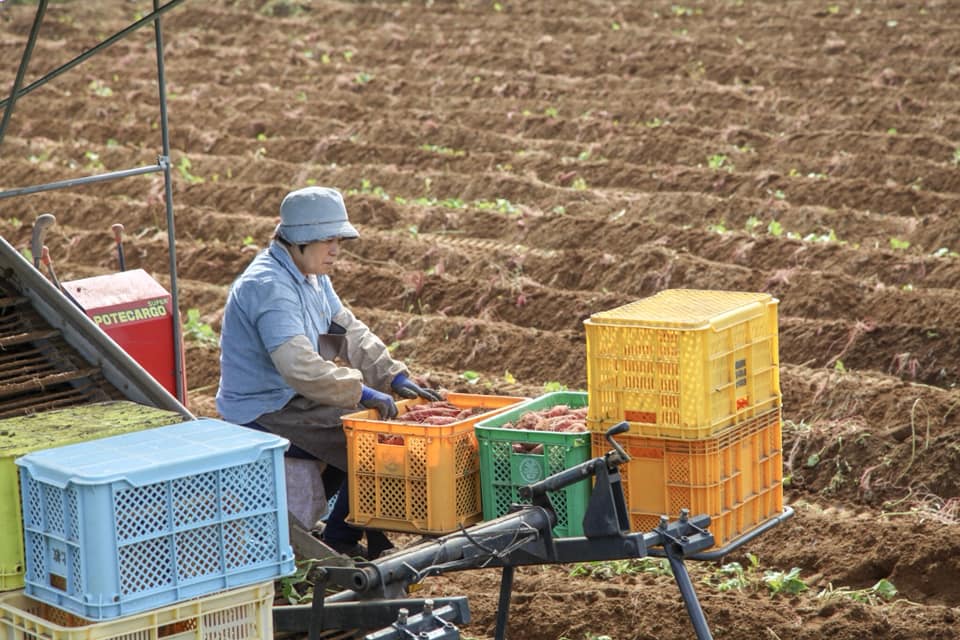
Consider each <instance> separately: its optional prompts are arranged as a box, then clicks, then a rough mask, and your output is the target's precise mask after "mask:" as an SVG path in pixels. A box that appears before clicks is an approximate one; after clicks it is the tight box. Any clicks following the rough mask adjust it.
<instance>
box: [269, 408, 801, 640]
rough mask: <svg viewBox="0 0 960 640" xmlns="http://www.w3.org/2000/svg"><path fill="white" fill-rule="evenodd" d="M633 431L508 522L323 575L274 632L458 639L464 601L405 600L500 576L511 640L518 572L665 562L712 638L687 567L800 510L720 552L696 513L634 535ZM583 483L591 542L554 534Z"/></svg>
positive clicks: (532, 498)
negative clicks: (453, 577) (446, 583)
mask: <svg viewBox="0 0 960 640" xmlns="http://www.w3.org/2000/svg"><path fill="white" fill-rule="evenodd" d="M628 429H629V423H627V422H621V423H619V424H617V425H615V426H614V427H612V428H611V429H610V430H609V431H608V432H607V433H606V439H607V442H608V443H609V444H610V447H611V449H610V451H608V452H607V453H606V454H605V455H603V456H599V457H595V458H592V459H590V460H587V461H585V462H582V463H580V464H578V465H576V466H573V467H570V468H568V469H565V470H564V471H561V472H559V473H557V474H554V475H552V476H549V477H547V478H545V479H543V480H541V481H539V482H536V483H534V484H531V485H526V486H523V487H520V489H519V494H520V497H521V499H523V500H524V501H525V503H524V504H516V505H513V507H512V508H511V511H510V512H509V513H507V514H506V515H503V516H501V517H499V518H496V519H493V520H488V521H485V522H481V523H479V524H476V525H473V526H470V527H461V529H460V531H457V532H455V533H451V534H447V535H445V536H442V537H439V538H436V539H434V540H430V541H427V542H423V543H421V544H419V545H416V546H414V547H411V548H408V549H404V550H402V551H399V552H396V553H393V554H391V555H388V556H386V557H384V558H380V559H377V560H374V561H371V562H361V563H357V564H355V565H353V566H347V567H335V566H324V567H320V568H318V569H317V570H316V572H315V583H314V598H313V600H312V603H311V604H307V605H295V606H288V607H278V608H275V609H274V627H275V630H276V631H277V632H278V633H307V634H308V636H309V638H310V640H319V639H320V638H324V637H329V636H327V635H325V634H326V633H327V632H328V631H329V630H332V629H376V630H374V631H371V632H370V633H368V634H366V635H364V636H363V637H364V638H365V640H405V639H409V640H413V639H415V638H416V639H422V640H427V639H430V640H441V639H442V640H449V639H458V638H460V637H461V636H460V633H459V629H458V627H457V626H456V625H457V624H459V623H465V622H469V609H468V607H467V602H466V599H465V598H462V597H451V598H434V599H409V598H407V597H406V596H407V593H408V592H409V591H410V590H411V587H413V586H414V585H417V584H418V583H420V582H421V581H423V580H424V579H425V578H428V577H429V576H434V575H441V574H444V573H448V572H453V571H466V570H482V569H500V571H501V580H500V594H499V600H498V608H497V617H496V634H495V638H496V639H497V640H504V639H505V638H506V637H507V624H508V619H509V610H510V598H511V592H512V589H513V578H514V573H515V570H516V568H517V567H520V566H527V565H547V564H568V563H577V562H591V561H607V560H619V559H631V558H633V559H635V558H644V557H647V556H654V557H662V558H666V559H667V560H668V562H669V565H670V569H671V572H672V574H673V577H674V579H675V581H676V584H677V587H678V588H679V590H680V596H681V597H682V599H683V602H684V605H685V607H686V611H687V615H688V616H689V618H690V622H691V624H692V626H693V629H694V632H695V634H696V637H697V638H698V640H707V639H709V638H712V637H713V636H712V635H711V632H710V629H709V626H708V624H707V620H706V617H705V616H704V613H703V610H702V608H701V607H700V603H699V601H698V599H697V595H696V591H695V590H694V587H693V584H692V582H691V580H690V575H689V573H688V572H687V568H686V565H685V560H691V559H692V560H715V559H718V558H720V557H722V556H723V555H725V554H727V553H730V552H731V551H733V550H735V549H736V548H737V547H739V546H741V545H742V544H744V543H745V542H747V541H748V540H751V539H753V538H755V537H756V536H758V535H760V534H761V533H763V532H764V531H766V530H768V529H770V528H771V527H773V526H776V525H777V524H779V523H780V522H781V521H783V520H784V519H786V518H789V517H790V516H791V515H792V513H793V512H792V510H791V509H789V508H788V509H786V510H784V513H783V515H782V516H781V517H779V518H774V519H771V520H770V521H768V522H767V523H765V524H764V526H762V527H759V528H757V529H755V530H753V531H752V532H750V533H749V534H748V535H745V536H743V537H740V538H738V539H737V540H735V541H733V542H731V543H730V544H728V545H726V546H725V547H723V548H721V549H712V550H711V548H712V547H714V537H713V535H712V534H711V533H710V531H709V529H708V527H709V524H710V517H709V516H707V515H697V516H690V514H689V513H688V512H687V511H685V510H684V511H682V512H681V515H680V517H679V518H678V519H677V520H674V521H670V520H669V519H668V518H667V517H662V518H661V520H660V523H659V524H658V526H657V527H656V528H655V529H654V530H653V531H649V532H646V533H641V532H631V531H630V527H629V515H628V511H627V505H626V500H625V498H624V494H623V489H622V486H621V478H620V472H619V467H620V466H621V465H623V464H626V463H627V462H629V460H630V457H629V455H628V454H627V453H626V451H625V450H624V449H623V447H621V446H620V444H619V443H617V441H616V439H615V436H616V435H617V434H620V433H624V432H626V431H627V430H628ZM585 478H593V481H594V487H593V491H592V493H591V496H590V499H589V502H588V504H587V508H586V512H585V514H584V517H583V530H584V534H585V535H583V536H580V537H564V538H556V537H554V536H553V533H552V532H553V528H554V527H555V526H556V524H557V514H556V511H555V510H554V507H553V505H552V503H551V499H550V494H551V493H553V492H557V491H560V490H562V489H563V488H565V487H568V486H570V485H572V484H574V483H576V482H579V481H581V480H583V479H585ZM708 550H710V551H708ZM338 589H339V591H337V590H338ZM331 590H332V591H333V593H331ZM318 594H327V595H326V597H317V596H318ZM381 627H382V628H381Z"/></svg>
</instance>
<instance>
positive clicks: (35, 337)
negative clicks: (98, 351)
mask: <svg viewBox="0 0 960 640" xmlns="http://www.w3.org/2000/svg"><path fill="white" fill-rule="evenodd" d="M122 398H123V394H122V393H120V391H118V390H117V389H116V388H115V387H114V386H113V385H111V384H110V383H109V382H108V381H107V380H106V379H105V378H104V377H103V375H102V373H101V371H100V369H99V368H98V367H92V366H90V365H89V363H87V362H86V361H85V360H84V359H83V358H81V357H80V356H79V355H78V354H77V353H76V352H75V350H74V349H73V348H72V347H71V346H70V345H69V344H68V343H67V341H66V340H65V339H64V337H63V335H62V334H61V332H60V330H58V329H55V328H53V327H51V326H50V325H49V324H48V323H47V322H46V321H45V320H44V319H43V317H42V316H41V315H40V314H39V313H37V312H36V310H34V309H33V307H32V306H31V305H30V301H29V299H28V298H26V297H25V296H21V295H20V294H19V292H18V291H17V290H16V289H15V288H14V286H13V283H12V282H10V281H9V280H7V279H3V280H2V281H0V419H2V418H8V417H12V416H18V415H29V414H32V413H37V412H39V411H46V410H49V409H57V408H62V407H69V406H75V405H78V404H89V403H92V402H104V401H107V400H119V399H122Z"/></svg>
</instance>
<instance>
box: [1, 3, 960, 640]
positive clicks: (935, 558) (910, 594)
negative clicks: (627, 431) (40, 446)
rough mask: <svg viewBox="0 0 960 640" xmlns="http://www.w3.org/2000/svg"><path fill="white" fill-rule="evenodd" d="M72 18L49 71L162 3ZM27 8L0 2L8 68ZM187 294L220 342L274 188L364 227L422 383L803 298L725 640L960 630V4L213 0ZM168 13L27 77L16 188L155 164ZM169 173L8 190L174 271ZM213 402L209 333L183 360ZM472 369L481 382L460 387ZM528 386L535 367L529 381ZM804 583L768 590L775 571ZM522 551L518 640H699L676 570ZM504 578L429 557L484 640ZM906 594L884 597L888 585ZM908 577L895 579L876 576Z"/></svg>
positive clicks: (566, 367)
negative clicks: (549, 559) (599, 315)
mask: <svg viewBox="0 0 960 640" xmlns="http://www.w3.org/2000/svg"><path fill="white" fill-rule="evenodd" d="M149 8H150V3H148V2H105V1H88V2H81V1H79V0H78V1H74V2H63V3H59V2H58V3H51V5H50V7H49V9H48V15H47V20H46V22H45V24H44V26H43V29H42V31H41V37H40V38H39V41H38V43H37V46H36V49H35V52H34V62H33V64H32V66H31V71H30V72H29V73H28V74H27V78H26V82H27V83H29V82H31V81H32V80H34V79H36V77H37V76H38V74H39V73H40V72H41V71H46V70H50V69H53V68H55V67H56V66H58V65H60V64H63V63H64V62H66V61H68V60H69V59H71V58H72V57H74V56H76V55H78V54H79V53H81V52H82V51H83V50H84V49H85V48H86V47H89V46H91V45H92V44H94V43H95V42H96V41H97V38H100V37H104V36H108V35H110V34H111V33H113V32H115V31H116V30H118V29H120V28H122V27H123V26H125V25H126V24H127V22H128V21H130V20H131V19H133V18H134V17H135V16H136V14H137V12H140V14H141V15H142V14H143V13H144V12H146V11H148V10H149ZM33 10H34V4H33V3H19V2H6V3H0V61H2V62H0V86H2V87H4V89H3V91H2V95H4V96H6V95H7V93H8V89H7V87H9V86H10V85H11V83H12V82H13V79H14V76H15V73H16V66H17V61H18V60H19V59H20V54H21V51H22V48H23V44H24V42H25V40H26V36H27V33H28V32H29V30H30V25H31V22H32V19H33ZM164 41H165V45H166V53H167V56H166V75H167V82H168V89H169V92H170V99H169V123H170V140H171V145H172V153H171V158H170V160H171V163H172V165H173V178H174V190H173V203H174V209H175V212H176V255H177V266H178V275H179V285H180V289H179V293H180V302H181V310H182V311H183V312H184V313H185V312H186V311H187V310H189V309H198V310H199V312H200V314H201V319H202V320H203V321H204V322H207V323H209V324H210V325H211V326H212V327H213V328H214V329H215V330H219V326H220V317H221V310H222V305H223V302H224V299H225V296H226V292H227V287H228V286H229V284H230V282H231V281H232V279H233V278H234V277H235V276H236V275H237V274H238V273H239V272H240V271H241V270H242V269H243V267H244V265H245V264H246V263H247V262H248V261H249V260H250V259H251V258H252V256H253V255H254V252H255V251H256V250H257V249H258V248H262V247H263V246H265V244H266V243H267V241H268V238H269V236H270V234H271V231H272V229H273V227H274V225H275V223H276V219H277V207H278V204H279V201H280V199H281V197H282V196H283V195H284V193H286V192H287V191H288V190H289V189H291V188H293V187H298V186H303V185H305V184H313V183H316V184H325V185H331V186H335V187H338V188H340V189H342V190H343V191H344V193H345V194H346V198H347V204H348V209H349V211H350V215H351V219H352V220H353V221H354V222H355V223H356V224H357V226H358V228H359V229H360V232H361V236H362V237H361V239H360V240H359V241H357V242H353V243H350V244H349V245H347V246H346V251H345V254H346V255H345V256H344V259H343V260H342V262H341V264H340V265H339V267H338V270H337V272H336V274H335V276H334V281H335V284H336V286H337V288H338V290H339V292H340V294H341V296H342V297H343V299H344V300H346V301H347V302H348V303H349V304H351V305H352V306H353V308H354V310H355V311H356V313H357V314H358V315H359V316H360V317H361V318H363V319H364V320H365V321H367V323H368V324H369V325H370V326H371V327H372V328H373V329H375V330H376V331H377V332H378V333H379V335H381V336H382V337H383V338H384V340H385V341H386V342H387V343H394V344H395V349H394V353H395V354H396V355H397V356H398V357H400V358H402V359H404V360H405V361H407V362H408V364H409V365H410V366H411V368H412V370H413V371H414V372H415V373H416V374H417V375H419V376H421V377H422V378H423V379H424V380H425V381H426V382H428V383H429V384H432V385H435V386H439V387H446V388H449V389H455V390H460V391H468V392H483V393H487V392H495V393H503V394H524V395H538V394H540V393H542V392H543V389H544V385H545V384H546V383H559V384H562V385H565V386H567V387H568V388H570V389H585V388H586V384H587V380H586V372H585V360H586V357H585V348H584V331H583V326H582V321H583V320H584V319H585V318H586V317H587V316H589V315H590V314H591V313H593V312H596V311H602V310H606V309H610V308H613V307H615V306H619V305H621V304H623V303H626V302H629V301H632V300H636V299H639V298H642V297H645V296H648V295H651V294H653V293H655V292H657V291H660V290H662V289H667V288H701V289H727V290H741V291H762V292H769V293H771V294H773V295H774V296H776V297H777V298H778V299H779V301H780V309H779V310H780V318H779V322H780V326H779V329H780V358H781V383H782V390H783V415H784V427H783V460H784V475H785V477H786V478H788V479H789V483H788V484H787V485H786V488H785V498H786V501H787V503H788V504H790V505H791V506H792V507H793V509H795V511H796V515H795V516H794V517H793V518H792V519H790V520H788V521H787V522H786V523H784V524H782V525H780V526H778V527H776V528H774V529H772V530H771V531H769V532H767V533H765V534H764V535H763V536H761V537H760V538H758V539H756V540H755V541H753V542H751V543H749V544H748V545H746V546H744V547H741V548H740V549H739V550H737V551H735V552H734V553H732V554H730V556H728V557H727V558H724V561H725V562H734V561H736V562H739V563H741V565H742V566H743V567H745V568H747V567H750V566H752V565H751V564H750V560H749V556H748V554H752V555H753V557H754V558H755V559H756V562H757V567H756V568H755V569H753V570H751V571H748V576H747V577H748V580H747V583H748V585H747V586H746V587H744V588H743V589H742V590H736V589H733V590H726V591H722V590H719V589H717V588H716V587H715V586H711V585H710V584H707V582H706V580H707V579H709V581H710V582H712V583H714V584H715V583H716V582H718V580H717V576H718V575H719V568H720V563H702V562H701V563H691V572H692V574H693V579H694V583H695V585H696V588H697V592H698V594H699V596H700V600H701V602H702V604H703V607H704V610H705V613H706V617H707V619H708V621H709V623H710V626H711V629H712V632H713V634H714V636H715V637H717V638H724V639H730V640H758V639H760V638H764V639H771V640H775V639H781V640H786V639H787V638H795V639H805V640H813V639H818V638H837V639H842V640H853V639H862V638H897V639H913V638H957V637H960V631H958V630H957V629H958V624H960V622H958V618H960V608H958V607H960V580H958V575H960V561H958V558H960V536H958V535H957V529H956V528H955V527H956V523H957V518H958V497H957V496H958V485H960V406H958V405H960V394H958V391H957V390H956V386H957V382H958V379H960V364H958V362H960V285H958V282H960V259H958V257H957V253H956V252H958V251H960V216H958V215H957V213H958V210H960V115H958V114H960V62H958V60H960V6H958V5H957V3H956V2H951V1H950V0H927V1H924V2H894V1H891V0H884V1H877V2H863V3H850V2H836V3H831V2H826V1H824V2H807V1H805V0H765V1H752V0H746V1H744V0H717V1H715V2H702V1H699V0H696V1H693V0H692V1H691V2H688V3H676V2H672V1H671V2H665V1H662V0H656V1H652V2H600V1H598V0H583V1H580V2H572V1H566V2H560V1H551V2H548V1H542V0H541V1H537V2H519V1H514V0H502V1H501V2H496V3H495V2H490V1H486V0H485V1H482V2H480V1H473V0H468V1H466V2H452V1H444V0H437V1H434V0H426V1H423V0H418V1H411V2H347V1H339V2H286V1H284V0H269V1H268V0H234V1H231V0H213V1H202V2H201V1H194V2H186V3H184V4H183V5H181V6H179V7H176V8H175V9H173V10H172V11H170V12H169V13H168V14H167V17H166V18H165V19H164ZM153 42H154V40H153V32H152V30H151V29H144V30H141V31H138V32H136V33H135V34H133V35H132V36H131V37H130V38H128V39H125V40H122V41H120V42H118V43H116V44H114V45H113V46H112V47H110V48H109V49H108V50H107V51H105V52H104V53H103V54H101V55H99V56H95V57H94V58H92V59H90V60H89V61H87V62H85V63H83V64H82V65H80V66H78V67H77V68H75V69H73V70H71V71H70V72H69V73H66V74H64V75H62V76H60V77H58V78H57V79H55V80H54V81H53V82H51V83H49V84H48V85H45V86H43V87H40V88H38V89H36V90H35V91H33V92H32V93H30V94H29V95H27V96H26V97H25V98H24V99H23V100H22V101H21V102H20V103H18V105H17V108H16V110H15V111H14V112H13V115H12V118H11V120H10V126H9V128H8V130H7V132H6V137H5V139H4V140H3V145H2V147H0V187H2V188H11V187H17V186H26V185H31V184H39V183H45V182H51V181H55V180H60V179H64V178H70V177H77V176H81V175H87V174H92V173H97V172H102V171H104V170H119V169H127V168H132V167H135V166H142V165H147V164H151V163H153V162H154V161H155V160H156V157H157V155H158V153H159V152H160V149H161V147H160V132H159V128H158V122H159V116H158V113H159V112H158V108H157V85H156V73H155V68H154V63H153V60H154V59H153V53H152V52H153ZM163 197H164V192H163V183H162V180H161V179H160V178H159V177H158V176H157V175H156V174H154V175H149V176H140V177H135V178H128V179H125V180H122V181H116V182H110V183H101V184H98V185H93V186H83V187H75V188H70V189H64V190H57V191H50V192H44V193H38V194H33V195H29V196H25V197H20V198H14V199H7V200H0V232H2V234H3V236H4V237H5V238H6V239H7V240H8V241H10V242H11V243H12V244H14V245H15V246H17V247H26V246H27V245H28V239H29V235H30V230H31V226H32V222H33V220H34V219H35V218H36V216H37V215H39V214H41V213H44V212H52V213H54V214H55V215H56V216H57V220H58V224H57V226H56V227H54V229H53V230H52V231H51V235H50V237H49V240H48V244H49V245H50V248H51V252H52V255H53V257H54V260H55V262H56V264H57V267H58V270H59V275H60V277H61V279H65V280H68V279H73V278H79V277H86V276H90V275H95V274H101V273H108V272H111V271H113V270H115V269H116V262H115V253H114V247H113V243H112V236H111V234H110V231H109V230H110V225H111V224H112V223H114V222H122V223H123V224H124V225H125V227H126V255H127V262H128V267H131V268H134V267H139V268H144V269H146V270H147V271H149V272H150V273H151V274H153V275H154V276H155V277H156V278H157V279H158V280H160V281H161V282H162V283H164V284H166V285H169V282H170V278H169V269H168V253H167V241H166V238H167V225H166V219H165V210H164V205H163ZM186 360H187V367H188V372H187V375H188V381H189V386H190V406H191V408H192V409H193V410H194V411H195V412H197V413H199V414H204V415H215V409H214V406H213V402H212V398H213V395H214V393H215V391H216V385H217V377H218V353H217V350H216V348H215V347H213V348H209V347H204V346H203V345H202V344H201V343H199V342H195V341H194V342H188V345H187V357H186ZM467 370H472V371H475V372H477V373H478V374H479V376H480V378H479V382H477V383H476V384H469V383H468V382H467V381H466V380H465V379H464V378H463V377H462V376H461V374H462V373H463V372H464V371H467ZM508 372H509V373H508ZM794 567H796V568H798V569H799V571H800V573H799V577H800V579H801V580H802V581H803V582H804V584H805V585H806V586H807V587H808V589H807V590H806V591H804V592H802V593H799V594H797V595H784V594H774V595H772V594H771V593H770V590H769V589H768V588H767V587H766V586H765V585H764V583H763V581H762V580H760V577H761V576H762V575H763V573H764V572H766V571H782V572H786V571H789V570H791V569H792V568H794ZM570 569H571V567H569V566H550V567H528V568H522V569H519V570H518V572H517V578H516V584H515V590H514V598H513V605H512V609H511V619H510V634H509V635H510V637H511V638H515V639H520V638H523V639H526V640H559V639H560V638H566V639H569V640H587V639H590V638H594V637H598V636H609V637H610V638H612V639H614V640H631V639H640V638H643V639H653V638H657V639H663V640H670V639H679V638H689V637H692V629H691V627H690V624H689V622H688V619H687V617H686V614H685V611H684V608H683V605H682V602H681V600H680V598H679V595H678V590H677V588H676V586H675V584H674V582H673V581H672V580H671V578H669V577H665V576H661V575H655V574H654V573H633V574H627V575H620V576H611V577H607V578H601V577H572V576H571V575H570ZM498 577H499V576H498V574H497V573H496V572H493V571H469V572H463V573H456V574H449V575H446V576H441V577H436V578H431V579H429V580H427V581H426V583H425V592H426V593H433V594H438V595H467V596H469V602H470V607H471V611H472V615H473V620H472V622H471V623H470V624H469V625H466V626H465V627H464V628H463V635H464V637H470V638H489V637H492V634H493V628H494V616H495V614H496V590H497V581H498ZM881 580H886V581H888V582H889V583H891V584H893V585H894V586H895V587H896V589H897V594H896V595H895V596H893V597H892V599H889V600H887V599H884V598H882V597H881V596H880V595H879V594H878V593H877V591H876V590H875V589H874V586H875V585H877V584H878V583H879V582H880V581H881ZM881 584H884V583H881Z"/></svg>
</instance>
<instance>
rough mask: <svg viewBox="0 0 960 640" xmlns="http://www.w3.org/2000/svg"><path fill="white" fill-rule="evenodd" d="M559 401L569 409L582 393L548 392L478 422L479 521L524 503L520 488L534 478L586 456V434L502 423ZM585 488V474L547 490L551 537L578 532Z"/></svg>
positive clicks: (579, 403) (582, 402)
mask: <svg viewBox="0 0 960 640" xmlns="http://www.w3.org/2000/svg"><path fill="white" fill-rule="evenodd" d="M559 405H566V406H568V407H570V408H571V409H577V408H582V407H585V406H587V394H586V393H581V392H556V393H548V394H545V395H543V396H540V397H538V398H534V399H532V400H528V401H527V402H524V403H523V404H520V405H517V406H516V407H514V408H512V409H510V410H509V411H505V412H503V413H501V414H498V415H496V416H493V417H491V418H487V419H485V420H483V421H481V422H479V423H477V427H476V432H477V441H478V442H479V444H480V479H481V484H482V491H481V493H482V496H483V519H484V520H491V519H493V518H497V517H499V516H502V515H504V514H506V513H507V512H508V511H509V509H510V506H511V505H513V504H518V503H522V502H525V501H523V500H521V499H520V496H519V488H520V487H522V486H525V485H528V484H533V483H534V482H539V481H540V480H543V479H544V478H546V477H547V476H551V475H553V474H555V473H559V472H561V471H564V470H565V469H569V468H570V467H573V466H576V465H578V464H580V463H581V462H585V461H587V460H588V459H589V458H590V449H591V444H590V434H589V433H586V432H581V433H556V432H551V431H531V430H527V429H504V428H502V426H503V425H504V424H506V423H507V422H516V421H517V420H519V419H520V418H521V417H522V416H523V415H524V414H526V413H528V412H530V411H541V410H543V409H548V408H551V407H557V406H559ZM514 444H527V445H542V446H543V453H529V452H521V451H517V450H515V449H514ZM590 490H591V483H590V480H589V479H584V480H582V481H580V482H577V483H575V484H573V485H571V486H569V487H565V488H563V489H561V490H560V491H553V492H551V493H550V496H549V497H550V503H551V504H552V505H553V510H554V512H556V515H557V524H556V525H555V526H554V527H553V535H554V536H556V537H560V538H562V537H567V536H582V535H583V516H584V514H585V513H586V510H587V503H588V502H589V500H590Z"/></svg>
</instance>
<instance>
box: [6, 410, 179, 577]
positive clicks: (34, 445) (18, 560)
mask: <svg viewBox="0 0 960 640" xmlns="http://www.w3.org/2000/svg"><path fill="white" fill-rule="evenodd" d="M182 420H183V417H182V416H181V415H180V414H178V413H175V412H173V411H165V410H162V409H155V408H153V407H147V406H144V405H141V404H137V403H135V402H129V401H126V400H121V401H112V402H98V403H93V404H88V405H82V406H77V407H70V408H68V409H58V410H53V411H42V412H39V413H34V414H31V415H28V416H17V417H12V418H6V419H4V420H0V433H2V434H3V437H2V438H0V591H7V590H11V589H21V588H23V572H24V567H25V566H26V560H25V558H24V555H23V554H24V549H23V514H22V513H21V509H20V481H19V477H18V474H17V466H16V465H15V464H14V462H13V461H14V459H15V458H16V457H18V456H22V455H26V454H28V453H30V452H32V451H40V450H42V449H50V448H54V447H60V446H63V445H67V444H72V443H75V442H83V441H87V440H94V439H97V438H105V437H108V436H112V435H117V434H120V433H127V432H132V431H142V430H144V429H150V428H153V427H160V426H164V425H168V424H173V423H176V422H181V421H182Z"/></svg>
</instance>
